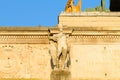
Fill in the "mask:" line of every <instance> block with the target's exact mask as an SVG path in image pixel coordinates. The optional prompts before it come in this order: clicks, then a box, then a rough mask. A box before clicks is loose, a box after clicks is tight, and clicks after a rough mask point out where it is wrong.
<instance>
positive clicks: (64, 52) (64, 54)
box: [62, 48, 67, 69]
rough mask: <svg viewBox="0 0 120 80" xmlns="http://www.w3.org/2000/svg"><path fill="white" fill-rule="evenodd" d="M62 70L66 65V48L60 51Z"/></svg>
mask: <svg viewBox="0 0 120 80" xmlns="http://www.w3.org/2000/svg"><path fill="white" fill-rule="evenodd" d="M62 57H63V58H62V69H65V67H66V66H67V64H66V59H67V48H63V50H62Z"/></svg>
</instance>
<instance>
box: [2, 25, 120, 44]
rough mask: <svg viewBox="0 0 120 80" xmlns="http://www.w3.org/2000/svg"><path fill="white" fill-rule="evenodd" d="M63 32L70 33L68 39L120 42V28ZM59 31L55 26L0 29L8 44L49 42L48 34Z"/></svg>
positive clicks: (78, 29)
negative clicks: (29, 28) (28, 28)
mask: <svg viewBox="0 0 120 80" xmlns="http://www.w3.org/2000/svg"><path fill="white" fill-rule="evenodd" d="M63 30H64V31H63V33H64V34H66V35H69V38H68V41H71V42H77V43H80V42H81V41H85V42H86V43H87V42H92V41H93V43H94V41H97V42H98V41H99V42H106V41H108V42H115V41H117V42H120V30H92V29H91V30H83V29H80V28H74V27H71V28H70V27H69V28H66V27H65V28H64V29H63ZM57 33H59V30H58V28H57V27H55V28H44V29H43V28H41V29H39V30H38V29H37V30H35V29H33V30H32V29H31V30H27V29H25V30H19V29H18V28H17V30H15V29H13V30H11V28H10V29H0V43H2V44H3V43H7V44H10V43H11V44H13V43H16V44H19V43H20V44H49V39H48V36H51V35H50V34H52V35H54V34H57Z"/></svg>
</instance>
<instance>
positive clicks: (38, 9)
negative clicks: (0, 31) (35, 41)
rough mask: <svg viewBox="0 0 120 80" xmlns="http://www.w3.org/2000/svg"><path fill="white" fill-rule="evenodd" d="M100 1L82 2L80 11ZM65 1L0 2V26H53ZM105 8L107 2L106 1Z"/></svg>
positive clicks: (17, 0)
mask: <svg viewBox="0 0 120 80" xmlns="http://www.w3.org/2000/svg"><path fill="white" fill-rule="evenodd" d="M77 1H78V0H75V2H77ZM100 1H101V0H82V11H84V10H85V9H86V8H88V7H89V8H93V7H96V6H98V5H100ZM66 2H67V0H0V26H39V25H41V26H54V25H57V23H58V20H57V19H58V15H59V14H60V12H61V11H63V10H64V8H65V5H66ZM106 2H107V8H108V7H109V0H106Z"/></svg>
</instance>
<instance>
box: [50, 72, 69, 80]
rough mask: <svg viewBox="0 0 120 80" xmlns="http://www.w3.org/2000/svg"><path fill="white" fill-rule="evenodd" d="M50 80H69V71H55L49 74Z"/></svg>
mask: <svg viewBox="0 0 120 80" xmlns="http://www.w3.org/2000/svg"><path fill="white" fill-rule="evenodd" d="M50 78H51V79H50V80H71V73H70V71H64V70H55V71H52V72H51V75H50Z"/></svg>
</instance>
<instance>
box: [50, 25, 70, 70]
mask: <svg viewBox="0 0 120 80" xmlns="http://www.w3.org/2000/svg"><path fill="white" fill-rule="evenodd" d="M58 27H59V33H58V34H55V35H53V36H52V37H50V38H49V39H51V40H53V41H54V42H56V44H57V46H56V48H55V46H53V45H52V44H51V48H52V47H53V48H52V49H51V50H52V51H51V52H52V53H53V54H54V57H52V58H54V59H53V60H54V61H53V62H54V65H56V67H57V68H58V69H62V70H63V69H66V68H67V67H68V66H67V62H68V60H69V55H68V54H69V53H68V47H67V36H66V35H65V34H63V29H62V25H61V24H59V25H58ZM55 52H56V55H55ZM55 59H56V60H55ZM55 61H56V62H55Z"/></svg>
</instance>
